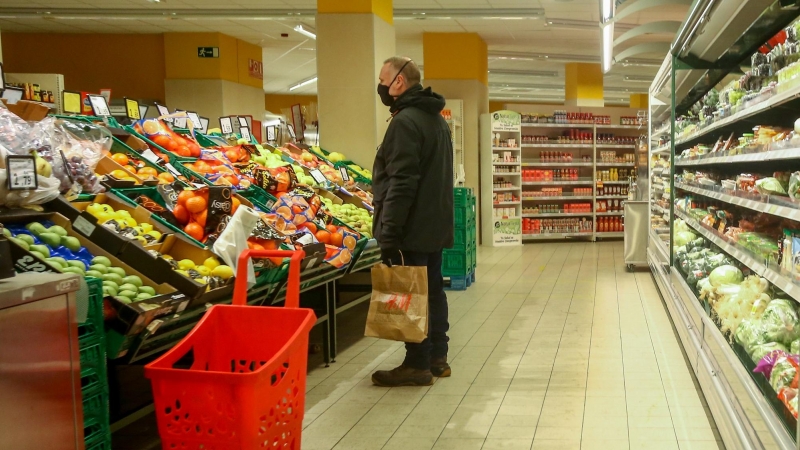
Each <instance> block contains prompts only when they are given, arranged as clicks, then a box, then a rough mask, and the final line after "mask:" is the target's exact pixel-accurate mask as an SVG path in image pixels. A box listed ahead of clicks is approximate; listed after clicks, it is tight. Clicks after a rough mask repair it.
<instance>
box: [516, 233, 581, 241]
mask: <svg viewBox="0 0 800 450" xmlns="http://www.w3.org/2000/svg"><path fill="white" fill-rule="evenodd" d="M592 236H593V233H591V232H584V233H547V234H523V235H522V240H523V241H538V240H546V239H563V238H568V237H592Z"/></svg>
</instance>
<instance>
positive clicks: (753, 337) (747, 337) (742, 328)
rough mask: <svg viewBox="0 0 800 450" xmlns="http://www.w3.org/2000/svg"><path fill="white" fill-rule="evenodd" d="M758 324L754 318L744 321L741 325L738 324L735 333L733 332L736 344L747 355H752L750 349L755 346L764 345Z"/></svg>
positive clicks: (758, 321)
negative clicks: (742, 348)
mask: <svg viewBox="0 0 800 450" xmlns="http://www.w3.org/2000/svg"><path fill="white" fill-rule="evenodd" d="M760 322H761V321H760V320H758V319H755V318H750V319H744V320H743V321H742V323H740V324H739V327H738V328H736V332H734V338H735V339H736V342H738V343H739V345H741V346H742V347H744V349H745V351H746V352H747V354H748V355H749V354H751V353H752V349H753V348H754V347H755V346H756V345H760V344H763V343H764V340H763V335H762V334H761V330H760V329H759V325H760Z"/></svg>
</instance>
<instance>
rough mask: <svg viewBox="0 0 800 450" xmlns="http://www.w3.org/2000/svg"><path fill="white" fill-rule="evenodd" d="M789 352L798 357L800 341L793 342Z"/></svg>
mask: <svg viewBox="0 0 800 450" xmlns="http://www.w3.org/2000/svg"><path fill="white" fill-rule="evenodd" d="M789 351H790V352H791V353H792V354H793V355H797V354H799V353H800V339H795V340H793V341H792V345H791V346H790V347H789Z"/></svg>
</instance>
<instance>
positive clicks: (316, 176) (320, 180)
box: [309, 169, 328, 184]
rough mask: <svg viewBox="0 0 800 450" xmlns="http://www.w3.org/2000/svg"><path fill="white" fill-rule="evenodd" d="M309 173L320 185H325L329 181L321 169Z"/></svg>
mask: <svg viewBox="0 0 800 450" xmlns="http://www.w3.org/2000/svg"><path fill="white" fill-rule="evenodd" d="M309 173H310V174H311V177H312V178H313V179H314V181H316V182H317V183H319V184H323V183H325V182H326V181H328V179H327V178H325V175H324V174H323V173H322V172H321V171H320V170H319V169H311V170H309Z"/></svg>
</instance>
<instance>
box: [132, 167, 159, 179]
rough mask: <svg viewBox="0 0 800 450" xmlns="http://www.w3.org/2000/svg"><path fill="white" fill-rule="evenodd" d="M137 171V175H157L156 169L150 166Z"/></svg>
mask: <svg viewBox="0 0 800 450" xmlns="http://www.w3.org/2000/svg"><path fill="white" fill-rule="evenodd" d="M137 173H138V174H139V175H145V176H146V175H152V176H154V177H157V176H158V171H157V170H156V169H154V168H152V167H142V168H141V169H139V172H137Z"/></svg>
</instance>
